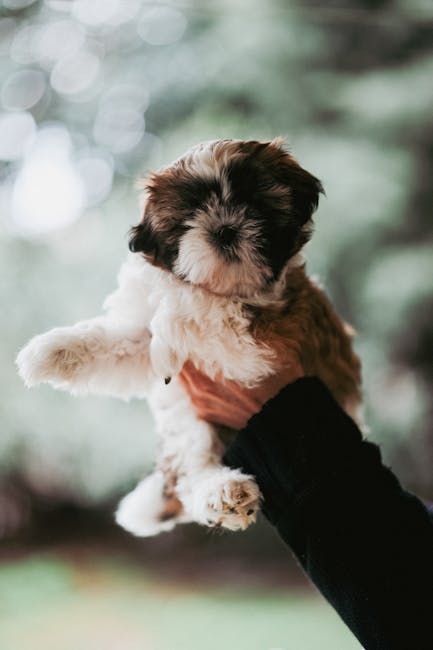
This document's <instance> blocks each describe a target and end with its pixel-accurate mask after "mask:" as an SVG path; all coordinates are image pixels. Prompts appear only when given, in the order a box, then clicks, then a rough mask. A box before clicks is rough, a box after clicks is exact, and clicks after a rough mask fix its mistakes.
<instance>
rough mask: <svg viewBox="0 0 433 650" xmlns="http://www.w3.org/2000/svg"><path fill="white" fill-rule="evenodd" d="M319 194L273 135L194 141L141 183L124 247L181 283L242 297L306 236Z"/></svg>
mask: <svg viewBox="0 0 433 650" xmlns="http://www.w3.org/2000/svg"><path fill="white" fill-rule="evenodd" d="M321 191H322V186H321V184H320V182H319V181H318V180H317V178H315V177H314V176H312V175H311V174H309V173H308V172H307V171H305V170H304V169H302V167H300V166H299V165H298V163H297V162H296V161H295V160H294V158H292V156H290V155H289V154H288V153H287V152H286V151H285V150H284V148H283V146H282V143H281V141H279V140H274V141H272V142H256V141H247V142H245V141H241V140H215V141H212V142H209V143H205V144H201V145H198V146H196V147H194V148H192V149H190V150H189V151H188V152H187V153H186V154H185V155H184V156H182V157H181V158H179V159H178V160H176V161H175V162H174V163H173V164H172V165H171V166H169V167H166V168H164V169H162V170H160V171H158V172H156V173H153V174H151V175H150V177H149V178H148V179H147V180H146V183H145V204H144V215H143V219H142V222H141V223H140V224H139V225H138V226H135V227H134V228H133V229H132V234H131V239H130V249H131V251H133V252H135V253H138V252H140V253H142V254H144V256H145V257H146V259H147V260H148V261H150V262H151V263H152V264H155V265H157V266H160V267H162V268H164V269H166V270H168V271H171V272H172V273H174V274H175V275H176V276H178V277H179V278H180V279H182V280H185V281H187V282H191V283H193V284H196V285H199V286H202V287H204V288H206V289H208V290H209V291H213V292H215V293H218V294H221V295H227V296H239V297H244V298H248V297H250V296H252V295H253V294H257V293H260V291H263V290H264V289H266V288H268V287H269V285H270V284H271V283H273V282H275V281H276V280H277V279H278V278H279V276H280V274H281V271H282V269H283V268H284V267H285V265H286V263H287V262H288V261H289V260H290V259H291V258H292V257H293V256H294V255H295V254H296V253H297V252H298V251H299V250H300V249H301V248H302V246H303V245H304V244H305V242H306V241H308V239H309V236H310V233H311V215H312V213H313V211H314V210H315V208H316V207H317V203H318V198H319V193H320V192H321Z"/></svg>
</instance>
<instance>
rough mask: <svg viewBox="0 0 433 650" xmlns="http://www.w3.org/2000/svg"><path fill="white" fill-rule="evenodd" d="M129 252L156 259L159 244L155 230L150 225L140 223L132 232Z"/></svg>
mask: <svg viewBox="0 0 433 650" xmlns="http://www.w3.org/2000/svg"><path fill="white" fill-rule="evenodd" d="M129 250H130V251H131V252H132V253H144V254H145V255H148V256H149V257H153V258H156V256H157V253H158V244H157V240H156V236H155V232H154V230H153V228H152V227H151V226H150V225H149V224H144V223H139V224H138V226H133V228H131V230H130V237H129Z"/></svg>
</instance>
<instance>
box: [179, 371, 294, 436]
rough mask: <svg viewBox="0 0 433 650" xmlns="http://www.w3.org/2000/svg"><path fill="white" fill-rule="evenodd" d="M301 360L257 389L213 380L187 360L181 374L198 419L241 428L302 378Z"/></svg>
mask: <svg viewBox="0 0 433 650" xmlns="http://www.w3.org/2000/svg"><path fill="white" fill-rule="evenodd" d="M303 376H304V372H303V369H302V366H301V364H300V363H299V361H294V362H293V363H292V364H290V365H289V366H288V367H287V366H286V367H285V368H284V369H283V370H281V371H279V372H277V373H276V374H275V375H272V376H271V377H268V378H266V379H265V380H264V381H263V382H262V383H261V384H260V385H259V386H257V387H255V388H244V387H242V386H240V385H239V384H237V383H236V382H234V381H227V380H224V379H223V378H222V377H221V378H219V377H218V378H216V379H215V380H212V379H210V378H209V377H208V376H207V375H205V374H204V373H203V372H201V371H200V370H198V369H197V368H196V367H195V366H194V365H193V364H192V363H191V362H190V361H187V362H186V363H185V364H184V366H183V367H182V370H181V372H180V374H179V378H180V380H181V382H182V384H183V386H184V388H185V389H186V391H187V393H188V395H189V397H190V399H191V402H192V405H193V407H194V409H195V411H196V413H197V415H198V417H199V418H201V419H203V420H206V421H207V422H213V423H215V424H222V425H224V426H227V427H231V428H232V429H242V428H243V427H244V426H245V425H246V423H247V422H248V420H249V419H250V418H251V417H252V416H253V415H254V413H258V411H260V409H261V408H262V406H263V404H265V402H267V401H268V400H269V399H271V398H272V397H274V396H275V395H277V393H279V391H280V390H281V389H282V388H283V387H284V386H286V384H288V383H290V382H293V381H295V379H299V377H303Z"/></svg>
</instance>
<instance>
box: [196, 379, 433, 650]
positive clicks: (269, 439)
mask: <svg viewBox="0 0 433 650" xmlns="http://www.w3.org/2000/svg"><path fill="white" fill-rule="evenodd" d="M188 379H189V385H190V389H189V394H190V397H191V399H192V402H193V404H194V405H195V406H196V407H197V408H198V409H199V411H200V412H201V414H202V415H204V413H205V409H206V408H208V414H209V415H211V416H212V417H213V418H214V419H215V418H217V417H218V411H219V412H220V413H221V414H224V415H223V417H226V414H227V413H229V412H231V413H232V415H231V417H232V418H233V423H234V421H235V417H236V416H235V410H236V404H238V405H239V407H240V408H239V418H238V419H239V421H240V420H241V419H243V420H244V424H245V420H246V418H247V416H248V414H250V415H252V409H251V406H250V403H249V395H247V394H245V398H244V397H243V395H242V390H241V389H238V390H237V392H235V394H234V395H231V396H230V397H229V398H228V402H227V403H224V395H228V391H227V393H225V391H226V390H227V386H225V387H223V388H222V387H221V386H218V387H217V389H216V390H215V386H214V387H212V386H211V384H210V383H209V381H208V379H207V378H204V377H200V375H199V373H197V372H194V374H193V375H190V376H189V378H188ZM186 385H187V384H186ZM215 392H218V399H217V400H215V399H214V398H213V394H214V393H215ZM244 392H245V393H246V391H244ZM241 413H242V415H240V414H241ZM225 460H226V462H227V464H229V465H230V466H232V467H241V468H242V470H243V471H245V472H248V473H250V474H252V475H254V476H255V478H256V480H257V482H258V485H259V487H260V489H261V492H262V494H263V497H264V501H263V512H264V514H265V515H266V517H267V518H268V519H269V520H270V521H271V523H272V524H273V525H274V526H275V527H276V529H277V531H278V533H279V535H280V536H281V537H282V539H283V540H284V541H285V543H286V544H287V545H288V546H289V547H290V548H291V550H292V551H293V553H294V554H295V556H296V558H297V559H298V561H299V562H300V564H301V565H302V567H303V569H304V570H305V572H306V573H307V575H308V576H309V578H310V579H311V580H312V581H313V583H314V584H315V585H316V586H317V587H318V589H319V590H320V591H321V593H322V594H323V595H324V597H325V598H326V599H327V600H328V601H329V602H330V603H331V605H332V606H333V607H334V608H335V609H336V611H337V612H338V613H339V615H340V616H341V618H342V619H343V620H344V621H345V623H346V624H347V625H348V627H349V628H350V629H351V631H352V632H353V634H354V635H355V636H356V637H357V638H358V639H359V641H360V642H361V643H362V645H363V647H364V648H365V649H366V650H379V649H384V648H392V649H393V650H409V649H411V648H417V650H429V649H430V648H432V647H433V621H432V617H431V609H430V608H431V602H432V599H433V525H432V520H431V518H430V516H429V513H428V511H427V510H426V508H425V507H424V505H423V504H422V503H421V501H420V500H419V499H417V498H416V497H415V496H413V495H412V494H409V493H408V492H406V491H405V490H404V489H403V488H402V487H401V485H400V484H399V482H398V480H397V478H396V477H395V475H394V474H393V473H392V471H391V470H390V469H388V468H387V467H385V466H384V464H383V462H382V459H381V455H380V451H379V448H378V447H377V446H376V445H374V444H373V443H371V442H368V441H366V440H364V439H363V438H362V435H361V432H360V430H359V429H358V427H357V426H356V424H355V423H354V422H353V420H352V419H351V418H350V417H349V416H348V415H347V414H346V413H345V412H344V411H343V410H342V409H341V407H340V406H339V405H338V404H337V402H336V401H335V400H334V398H333V397H332V395H331V393H330V392H329V391H328V389H327V388H326V387H325V386H324V384H323V383H322V382H321V381H320V380H318V379H316V378H313V377H304V378H301V379H299V380H297V381H295V382H294V383H292V384H289V385H287V386H286V387H285V388H283V389H282V390H281V391H280V392H279V393H278V395H277V396H276V397H274V398H273V399H270V400H269V401H268V402H267V403H266V404H265V405H264V407H263V408H262V409H261V410H260V412H256V414H255V415H254V416H253V417H251V419H250V420H249V422H248V424H247V425H246V426H245V428H244V429H243V430H242V431H241V432H240V433H239V434H238V436H237V438H236V440H235V441H234V443H233V444H232V446H231V447H230V448H229V449H228V450H227V452H226V455H225Z"/></svg>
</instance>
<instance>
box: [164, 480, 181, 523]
mask: <svg viewBox="0 0 433 650" xmlns="http://www.w3.org/2000/svg"><path fill="white" fill-rule="evenodd" d="M165 476H166V483H165V487H164V498H165V502H164V510H163V511H162V512H161V513H160V515H159V519H160V521H167V520H168V519H173V517H177V516H178V515H180V514H181V512H182V510H183V505H182V503H181V501H180V500H179V499H178V497H177V494H176V481H177V477H176V474H175V473H174V472H173V471H170V470H167V471H165Z"/></svg>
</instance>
